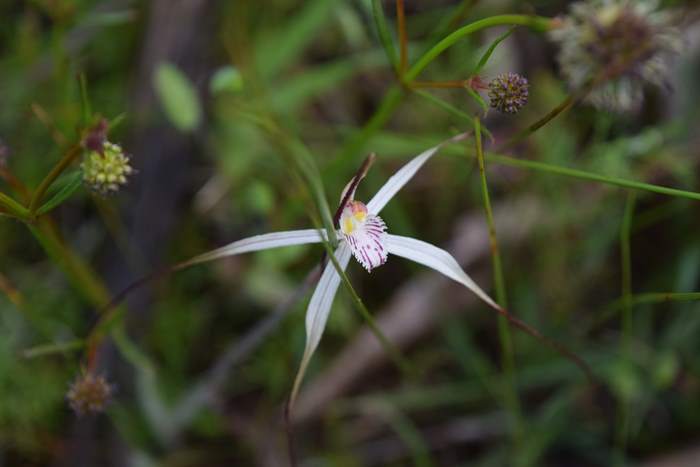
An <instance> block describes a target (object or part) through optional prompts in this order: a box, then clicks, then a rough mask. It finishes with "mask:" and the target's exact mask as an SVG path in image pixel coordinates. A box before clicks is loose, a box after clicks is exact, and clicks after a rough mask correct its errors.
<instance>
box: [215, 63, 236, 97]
mask: <svg viewBox="0 0 700 467" xmlns="http://www.w3.org/2000/svg"><path fill="white" fill-rule="evenodd" d="M209 90H210V91H211V93H212V94H219V93H222V92H239V91H242V90H243V76H241V72H240V71H238V69H237V68H236V67H233V66H231V65H226V66H224V67H221V68H219V69H218V70H216V72H215V73H214V75H213V76H212V77H211V81H209Z"/></svg>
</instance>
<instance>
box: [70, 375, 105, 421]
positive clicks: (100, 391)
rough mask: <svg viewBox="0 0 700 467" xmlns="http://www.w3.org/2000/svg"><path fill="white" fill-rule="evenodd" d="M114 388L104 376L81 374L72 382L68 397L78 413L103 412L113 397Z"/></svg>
mask: <svg viewBox="0 0 700 467" xmlns="http://www.w3.org/2000/svg"><path fill="white" fill-rule="evenodd" d="M112 393H113V388H112V386H111V385H110V384H109V383H107V380H106V379H105V378H104V376H98V375H95V374H93V373H89V372H88V373H85V374H83V375H80V376H79V377H78V379H76V380H75V381H74V382H73V384H71V386H70V388H69V389H68V393H67V394H66V399H67V400H68V403H69V404H70V406H71V408H72V409H73V411H75V413H77V414H78V415H84V414H89V413H92V414H94V413H99V412H102V411H103V410H104V409H105V407H106V405H107V404H108V403H109V401H110V398H111V397H112Z"/></svg>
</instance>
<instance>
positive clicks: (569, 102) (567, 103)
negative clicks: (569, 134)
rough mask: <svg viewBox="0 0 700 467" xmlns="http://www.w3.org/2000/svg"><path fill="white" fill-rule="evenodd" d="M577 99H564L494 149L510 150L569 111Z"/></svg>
mask: <svg viewBox="0 0 700 467" xmlns="http://www.w3.org/2000/svg"><path fill="white" fill-rule="evenodd" d="M578 99H579V98H578V97H577V96H573V95H571V96H568V97H567V98H566V99H564V100H563V101H562V102H561V103H560V104H559V105H558V106H556V107H555V108H553V109H552V110H551V111H549V112H548V113H547V115H545V116H544V117H542V118H541V119H539V120H537V121H536V122H535V123H533V124H532V125H530V126H529V127H527V128H525V129H524V130H522V131H521V132H519V133H518V134H516V135H515V136H514V137H513V138H511V139H510V140H508V141H507V142H506V143H504V144H503V145H502V146H500V147H499V148H497V149H496V151H498V152H504V151H507V150H509V149H511V148H513V147H514V146H515V145H517V144H518V143H520V142H521V141H522V140H524V139H525V138H527V137H528V136H530V135H531V134H533V133H534V132H536V131H537V130H539V129H540V128H542V127H543V126H545V125H546V124H547V123H549V122H551V121H552V120H554V119H555V118H556V117H557V116H559V114H561V113H563V112H565V111H567V110H569V109H570V108H571V107H573V105H574V104H575V103H576V102H578Z"/></svg>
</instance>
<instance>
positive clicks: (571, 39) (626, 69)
mask: <svg viewBox="0 0 700 467" xmlns="http://www.w3.org/2000/svg"><path fill="white" fill-rule="evenodd" d="M673 22H674V21H673V15H672V14H671V13H670V12H669V11H663V10H660V9H658V2H657V1H656V0H634V1H632V0H585V1H580V2H576V3H574V4H572V5H571V9H570V14H569V15H568V16H566V17H565V18H563V19H562V21H561V24H560V26H559V27H558V28H555V29H554V30H552V31H551V32H550V38H551V39H552V40H553V41H554V42H556V43H557V44H558V45H559V54H558V56H557V60H558V62H559V65H560V68H561V72H562V74H563V75H564V78H565V79H566V81H567V82H568V84H569V86H570V87H571V88H573V89H579V88H581V87H583V86H584V85H585V84H586V83H587V82H588V81H589V80H591V79H596V78H598V77H599V76H601V75H604V76H605V81H604V82H603V83H602V84H600V85H599V86H597V87H596V88H595V89H594V90H593V91H592V92H590V93H589V94H588V96H587V97H586V101H587V102H589V103H590V104H592V105H594V106H596V107H598V108H601V109H605V110H612V111H630V110H635V109H636V108H638V107H639V105H640V104H641V102H642V100H643V97H644V86H645V85H647V84H653V85H656V86H662V87H667V86H668V82H669V75H670V72H671V70H672V63H671V62H672V59H673V57H674V56H675V55H676V54H677V53H679V52H680V50H681V49H682V45H683V42H682V39H681V35H680V32H679V30H678V29H676V28H675V27H674V26H673Z"/></svg>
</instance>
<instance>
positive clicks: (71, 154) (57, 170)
mask: <svg viewBox="0 0 700 467" xmlns="http://www.w3.org/2000/svg"><path fill="white" fill-rule="evenodd" d="M81 152H82V148H81V146H80V145H79V144H76V145H74V146H73V147H71V148H70V149H69V150H68V151H67V152H66V154H65V155H64V156H63V157H62V158H61V160H60V161H58V163H57V164H56V165H54V166H53V168H52V169H51V171H50V172H49V173H48V174H47V175H46V177H44V179H43V180H42V181H41V183H40V184H39V187H38V188H37V189H36V191H35V192H34V195H33V196H32V199H31V201H30V202H29V212H30V214H31V215H32V216H34V214H35V213H36V210H37V209H38V208H39V203H41V200H42V199H43V198H44V195H45V194H46V192H47V191H48V189H49V188H50V187H51V185H52V184H53V182H55V181H56V179H57V178H58V177H59V176H60V175H61V174H62V173H63V171H64V170H66V169H67V168H68V166H70V165H71V164H72V163H73V161H74V160H75V159H76V158H77V157H78V156H79V155H80V153H81Z"/></svg>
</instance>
